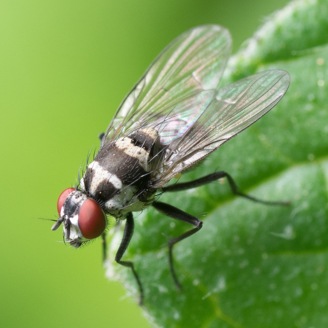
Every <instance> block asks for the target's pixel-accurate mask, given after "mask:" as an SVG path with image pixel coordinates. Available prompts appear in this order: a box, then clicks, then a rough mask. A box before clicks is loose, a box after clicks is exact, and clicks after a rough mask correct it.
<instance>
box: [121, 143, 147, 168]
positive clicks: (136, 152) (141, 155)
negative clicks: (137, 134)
mask: <svg viewBox="0 0 328 328" xmlns="http://www.w3.org/2000/svg"><path fill="white" fill-rule="evenodd" d="M115 145H116V147H117V148H118V149H120V150H122V151H123V152H124V153H125V154H126V155H128V156H131V157H133V158H136V159H137V160H138V161H139V164H140V166H141V167H142V168H143V169H144V170H145V171H146V172H149V167H148V158H149V153H148V152H147V151H146V150H145V149H143V148H141V147H138V146H135V145H133V144H132V142H131V139H130V138H129V137H125V138H120V139H118V140H117V141H116V143H115Z"/></svg>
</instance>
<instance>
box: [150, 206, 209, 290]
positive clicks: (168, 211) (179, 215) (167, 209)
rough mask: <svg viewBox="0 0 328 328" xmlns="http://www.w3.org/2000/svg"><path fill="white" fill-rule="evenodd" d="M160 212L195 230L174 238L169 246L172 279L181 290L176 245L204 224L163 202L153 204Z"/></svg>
mask: <svg viewBox="0 0 328 328" xmlns="http://www.w3.org/2000/svg"><path fill="white" fill-rule="evenodd" d="M152 205H153V206H154V207H155V208H156V209H157V210H158V211H159V212H162V213H163V214H165V215H167V216H169V217H171V218H173V219H176V220H180V221H184V222H187V223H189V224H191V225H193V226H194V228H192V229H190V230H188V231H186V232H185V233H183V234H182V235H180V236H178V237H176V238H172V239H170V240H169V243H168V246H169V266H170V272H171V275H172V278H173V280H174V283H175V285H176V286H177V287H178V288H179V289H181V284H180V282H179V279H178V276H177V274H176V271H175V269H174V259H173V247H174V245H175V244H176V243H178V242H179V241H181V240H183V239H186V238H188V237H190V236H192V235H193V234H194V233H196V232H197V231H199V230H200V229H201V228H202V226H203V222H202V221H200V220H199V219H197V218H196V217H194V216H192V215H190V214H188V213H185V212H183V211H181V210H180V209H178V208H176V207H174V206H171V205H168V204H165V203H162V202H153V204H152Z"/></svg>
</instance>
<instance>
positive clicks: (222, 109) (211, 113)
mask: <svg viewBox="0 0 328 328" xmlns="http://www.w3.org/2000/svg"><path fill="white" fill-rule="evenodd" d="M288 86H289V75H288V73H287V72H285V71H281V70H268V71H264V72H261V73H258V74H255V75H252V76H250V77H247V78H245V79H242V80H240V81H238V82H235V83H233V84H230V85H228V86H226V87H224V88H222V89H219V90H218V91H217V93H216V95H215V97H214V98H213V99H211V101H210V102H209V104H208V106H207V108H206V109H205V110H203V112H202V114H201V115H200V116H199V118H198V119H197V121H196V122H195V124H194V125H193V126H192V127H191V128H190V129H188V131H186V132H185V133H184V134H183V135H182V136H180V138H178V139H176V140H174V141H173V142H172V143H171V144H170V145H169V146H168V149H167V150H166V153H165V156H164V163H163V165H164V167H162V168H161V172H163V173H162V174H160V175H159V180H158V181H157V185H155V187H157V188H159V187H161V186H163V185H164V184H165V183H166V182H168V181H169V180H170V179H172V178H173V177H174V176H175V175H176V174H178V173H180V172H182V171H184V170H185V169H186V168H188V167H190V166H192V165H194V164H195V163H196V162H198V161H200V160H201V159H202V158H204V157H205V156H207V155H208V154H209V153H211V152H212V151H214V150H215V149H217V148H218V147H219V146H220V145H222V144H223V143H224V142H226V141H227V140H229V139H230V138H232V137H233V136H235V135H236V134H237V133H239V132H240V131H242V130H244V129H245V128H247V127H248V126H250V125H251V124H253V123H254V122H256V121H257V120H258V119H259V118H260V117H261V116H263V115H264V114H266V113H267V112H268V111H269V110H270V109H271V108H272V107H274V106H275V105H276V104H277V103H278V101H279V100H280V99H281V98H282V96H283V95H284V94H285V92H286V91H287V89H288Z"/></svg>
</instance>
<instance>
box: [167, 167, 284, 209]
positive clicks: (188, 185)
mask: <svg viewBox="0 0 328 328" xmlns="http://www.w3.org/2000/svg"><path fill="white" fill-rule="evenodd" d="M223 178H226V179H227V180H228V183H229V186H230V189H231V191H232V193H233V194H234V195H237V196H241V197H244V198H247V199H249V200H251V201H253V202H257V203H261V204H266V205H282V206H286V205H289V202H283V201H268V200H263V199H259V198H256V197H253V196H250V195H247V194H245V193H243V192H241V191H240V190H239V188H238V186H237V184H236V182H235V181H234V179H233V178H232V176H231V175H230V174H229V173H227V172H224V171H219V172H214V173H212V174H209V175H206V176H204V177H202V178H199V179H196V180H193V181H189V182H182V183H177V184H174V185H171V186H167V187H164V188H162V191H163V192H171V191H172V192H173V191H182V190H187V189H192V188H197V187H200V186H202V185H205V184H207V183H211V182H213V181H216V180H220V179H223Z"/></svg>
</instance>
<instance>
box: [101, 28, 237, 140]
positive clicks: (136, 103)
mask: <svg viewBox="0 0 328 328" xmlns="http://www.w3.org/2000/svg"><path fill="white" fill-rule="evenodd" d="M230 44H231V38H230V35H229V32H228V31H227V30H225V29H223V28H222V27H220V26H215V25H205V26H200V27H196V28H194V29H191V30H189V31H187V32H185V33H184V34H182V35H180V36H179V37H178V38H176V39H175V40H174V41H173V42H172V43H170V44H169V45H168V46H167V47H166V48H165V49H164V51H163V52H162V53H161V54H160V55H159V56H158V58H157V59H156V60H155V61H154V62H153V64H152V65H151V66H150V67H149V69H148V70H147V72H146V74H145V75H144V77H143V78H142V79H141V80H140V81H139V82H138V83H137V85H136V86H135V87H134V89H133V90H132V92H131V93H130V94H129V95H128V96H127V97H126V99H125V100H124V101H123V103H122V105H121V106H120V108H119V109H118V111H117V113H116V115H115V117H114V119H113V120H112V122H111V124H110V125H109V127H108V129H107V131H106V134H105V138H104V139H103V140H104V142H106V141H108V140H109V141H110V140H114V139H117V138H118V137H121V136H122V135H127V134H129V133H130V132H132V131H134V130H137V129H140V128H144V127H155V128H156V129H157V130H158V131H159V133H160V136H161V142H162V143H163V144H165V145H167V144H169V143H170V142H172V141H173V140H174V139H176V138H178V137H181V135H183V134H184V133H185V132H186V131H187V130H188V129H189V128H190V127H191V126H192V125H193V123H194V122H195V121H196V120H197V119H198V118H199V116H200V115H201V113H202V111H203V110H204V109H206V108H207V107H208V102H209V98H213V97H214V93H213V92H205V93H204V90H212V89H216V88H217V86H218V84H219V81H220V79H221V76H222V73H223V70H224V67H225V64H226V62H227V59H228V57H229V54H230ZM200 93H203V95H199V94H200ZM173 125H174V126H173Z"/></svg>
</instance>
